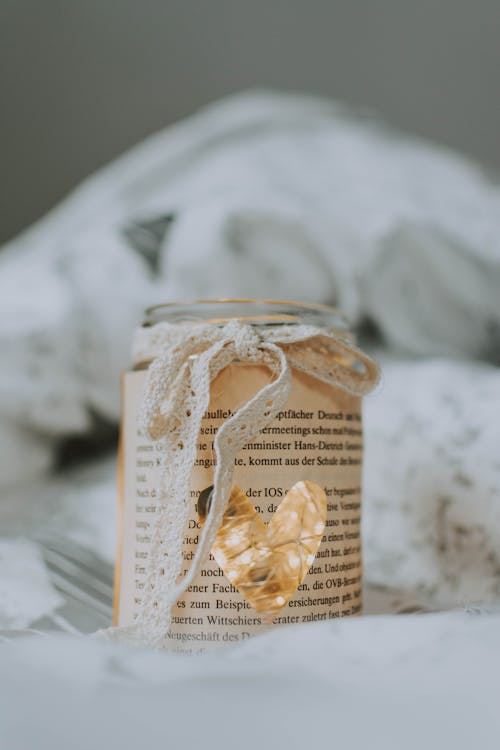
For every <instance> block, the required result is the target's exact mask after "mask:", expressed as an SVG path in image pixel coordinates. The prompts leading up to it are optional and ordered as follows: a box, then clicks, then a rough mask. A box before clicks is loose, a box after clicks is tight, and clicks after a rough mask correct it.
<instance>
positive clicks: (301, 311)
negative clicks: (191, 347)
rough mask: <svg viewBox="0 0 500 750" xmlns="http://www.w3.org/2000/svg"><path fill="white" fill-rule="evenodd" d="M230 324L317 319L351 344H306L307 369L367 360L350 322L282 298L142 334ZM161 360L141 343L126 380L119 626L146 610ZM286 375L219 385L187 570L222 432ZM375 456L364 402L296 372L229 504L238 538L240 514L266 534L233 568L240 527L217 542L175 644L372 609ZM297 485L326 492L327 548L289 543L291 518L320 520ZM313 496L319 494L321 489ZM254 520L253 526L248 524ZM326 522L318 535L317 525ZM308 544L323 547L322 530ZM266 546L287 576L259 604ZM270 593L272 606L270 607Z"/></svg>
mask: <svg viewBox="0 0 500 750" xmlns="http://www.w3.org/2000/svg"><path fill="white" fill-rule="evenodd" d="M230 320H238V321H241V322H244V323H247V324H249V325H251V326H252V327H255V328H256V329H260V330H263V329H267V330H269V328H270V327H272V328H273V329H279V327H280V326H284V325H286V326H295V325H312V326H315V327H317V328H319V329H321V330H323V331H325V332H333V333H335V335H336V336H337V337H338V340H339V341H342V342H344V343H345V347H340V348H337V349H336V348H335V347H332V349H328V348H326V349H325V348H324V347H320V351H318V349H317V348H316V349H315V348H314V347H311V343H310V341H304V342H303V344H295V345H294V346H295V347H296V350H298V351H299V355H300V349H301V347H302V348H303V352H302V353H303V359H304V361H305V362H306V363H307V361H309V360H311V361H312V360H313V358H314V357H318V356H319V357H323V358H325V357H330V358H332V363H331V364H332V365H338V364H339V363H341V364H342V366H343V367H345V368H352V370H353V372H354V371H356V370H357V371H358V372H359V371H360V368H361V369H362V368H363V367H364V366H365V365H364V363H363V362H360V358H359V356H357V354H356V352H352V353H350V350H349V346H350V345H351V344H352V341H353V339H352V335H351V333H350V332H349V328H348V325H347V322H346V320H345V319H344V317H343V316H342V315H341V314H340V313H339V312H338V311H337V310H335V309H333V308H330V307H326V306H323V305H309V304H302V303H295V302H282V301H272V300H207V301H200V302H193V303H186V304H168V305H160V306H156V307H153V308H150V309H149V310H148V311H147V313H146V318H145V321H144V323H143V327H144V328H150V327H152V326H155V325H156V324H157V323H161V322H163V321H167V322H170V323H175V324H176V325H179V326H182V325H187V324H190V323H193V322H199V321H204V322H208V323H210V324H212V325H214V326H223V325H224V324H225V323H227V322H228V321H230ZM156 354H157V352H148V351H147V348H141V346H139V347H137V348H136V353H135V360H134V363H133V368H132V369H131V371H130V372H128V373H126V374H125V375H124V378H123V389H122V393H123V416H122V425H121V448H120V470H119V473H120V482H119V486H120V500H119V508H120V525H119V539H120V544H119V551H118V560H117V574H116V586H115V623H116V624H118V625H127V624H131V623H132V622H133V621H134V619H135V617H136V616H137V613H138V612H139V609H140V606H141V591H142V590H143V586H144V579H145V575H146V569H147V564H148V545H149V544H150V540H151V531H152V527H153V526H152V525H153V522H154V518H155V513H156V512H157V506H156V502H157V487H158V471H159V466H160V464H161V460H160V459H161V451H162V444H161V441H158V442H157V443H155V442H153V441H151V440H149V439H147V438H146V437H145V436H144V435H143V434H141V432H140V431H139V430H138V427H137V413H138V409H139V406H140V403H141V398H142V392H143V387H144V382H145V377H146V372H147V368H148V365H149V362H150V361H151V359H152V357H153V356H156ZM333 359H335V360H336V361H335V362H333ZM273 377H274V375H273V373H272V372H270V370H269V368H268V367H266V366H265V365H263V364H260V363H247V362H238V361H234V362H233V363H232V364H230V365H229V366H228V367H226V368H225V369H223V370H222V371H221V372H220V373H219V374H218V375H217V377H216V378H215V380H213V382H212V385H211V396H210V405H209V408H208V410H207V412H206V413H205V415H204V418H203V420H202V427H201V431H200V436H199V442H198V446H197V459H196V462H195V466H194V468H193V471H192V477H191V486H190V488H189V495H190V502H191V510H190V518H189V523H188V527H187V528H186V529H185V530H184V539H183V556H184V559H185V561H186V566H188V565H189V562H190V561H191V560H192V559H193V557H194V554H195V552H196V548H197V544H198V541H199V535H200V531H201V529H202V527H203V521H204V513H205V511H206V506H205V505H204V503H206V501H207V499H209V488H210V487H211V485H212V482H213V471H214V464H215V459H214V455H213V440H214V436H215V435H216V433H217V430H218V428H219V427H220V425H221V423H222V422H223V421H224V420H225V419H227V417H228V416H229V415H231V414H234V413H235V411H236V410H237V409H238V408H239V407H240V406H241V405H242V404H243V403H245V402H246V401H248V399H249V398H251V397H252V396H253V395H254V394H255V393H256V391H258V390H259V389H260V388H262V387H263V386H264V385H265V384H266V383H268V382H270V380H271V379H272V378H273ZM362 457H363V437H362V416H361V397H360V396H358V395H354V394H353V393H351V392H348V391H347V390H345V389H344V388H341V387H339V386H337V385H333V384H330V383H327V382H323V381H321V380H319V379H318V378H317V377H315V376H314V374H310V373H308V372H304V371H302V370H299V369H293V370H292V390H291V393H290V396H289V399H288V403H287V404H286V406H285V408H284V409H282V410H281V411H280V412H279V414H278V415H277V417H276V418H275V419H274V421H273V422H272V423H270V424H269V425H267V426H266V427H265V428H264V429H263V430H262V431H261V433H260V434H259V435H258V436H257V437H256V438H255V439H254V440H252V441H251V442H250V443H249V444H248V445H247V446H246V447H245V448H244V449H243V450H241V451H240V452H239V454H238V455H237V457H236V459H235V467H234V477H233V480H234V483H233V491H232V493H231V498H230V502H229V505H228V508H231V513H232V519H231V524H233V525H232V526H231V529H230V530H231V538H232V536H234V533H233V532H234V529H235V528H236V531H237V532H238V533H239V529H238V526H234V523H235V519H236V522H237V523H240V521H241V523H243V516H244V514H245V513H246V514H247V521H248V519H249V518H250V520H251V521H252V517H253V516H255V517H254V518H253V521H252V523H251V524H250V526H251V528H252V529H253V530H254V531H255V530H256V531H255V533H254V531H252V534H254V536H253V537H252V539H249V540H247V547H245V552H244V553H241V554H240V553H239V557H238V567H237V568H235V566H234V564H233V566H232V567H231V564H230V563H229V562H228V555H227V550H228V549H229V547H228V542H227V540H228V538H229V537H228V535H227V534H226V536H225V537H224V532H225V531H228V530H229V525H227V524H226V522H224V523H223V524H222V526H221V529H220V532H219V536H220V539H219V542H218V543H216V544H214V546H213V547H212V553H211V554H210V556H209V559H208V560H207V561H206V563H205V564H204V565H203V568H202V569H201V570H200V572H199V575H198V576H197V578H196V580H195V581H194V582H193V583H192V585H190V586H189V587H188V589H187V590H186V592H185V594H184V595H183V596H182V597H181V598H180V599H179V600H178V602H177V605H176V606H175V607H174V610H173V616H172V624H171V627H170V631H169V633H168V636H167V637H168V641H169V645H170V647H172V648H174V649H176V650H180V651H184V652H190V653H192V652H202V651H204V650H206V649H207V648H210V647H213V646H217V645H221V644H223V643H227V642H235V641H238V640H242V639H246V638H248V637H250V636H252V635H255V634H257V633H260V632H263V631H264V630H267V629H269V628H270V627H274V626H277V625H282V624H287V623H303V622H312V621H318V620H328V619H336V618H340V617H345V616H351V615H356V614H359V613H360V612H361V608H362V587H361V583H362V580H361V578H362V562H361V538H360V521H361V473H362ZM297 487H299V488H302V490H304V488H306V490H307V492H309V493H310V492H313V495H314V493H315V492H316V490H317V493H318V495H317V497H318V498H319V497H320V496H321V498H320V499H321V502H324V505H325V517H324V523H323V526H322V528H321V533H320V535H319V536H318V537H317V546H315V544H312V542H308V544H309V543H310V545H311V546H310V548H306V547H304V548H302V547H301V546H300V545H299V546H298V547H297V544H296V539H295V536H293V535H292V536H293V538H292V537H290V534H291V532H290V529H291V528H292V526H293V524H292V520H291V519H296V516H297V515H300V514H302V516H301V518H302V522H303V523H305V521H304V519H306V518H307V514H306V510H305V508H306V505H304V503H305V502H306V499H307V498H306V499H304V497H302V496H300V492H299V494H298V495H297V490H296V489H293V488H297ZM304 492H305V490H304ZM307 492H306V495H307ZM294 493H295V494H294ZM233 495H234V497H233ZM307 497H308V498H309V500H310V499H311V495H310V494H309V495H307ZM313 499H314V497H313ZM311 507H312V506H311ZM228 512H229V511H228ZM294 514H295V515H294ZM304 514H305V515H304ZM311 518H312V517H311ZM273 519H274V520H273ZM310 520H311V519H310ZM313 521H314V519H312V520H311V523H313ZM316 521H317V519H316ZM227 523H229V521H228V522H227ZM225 524H226V526H227V528H226V526H225ZM250 526H249V525H248V524H247V526H246V527H244V526H243V525H241V524H240V529H243V528H245V529H248V528H250ZM316 526H317V530H318V529H319V526H318V524H316ZM311 528H312V527H311ZM287 530H288V531H287ZM289 532H290V533H289ZM287 534H288V536H287ZM311 534H312V532H311ZM271 538H272V541H269V540H270V539H271ZM304 538H305V537H304ZM307 538H308V539H312V536H309V537H307ZM266 540H267V541H266ZM266 545H267V547H266V549H267V551H266V554H267V555H268V557H267V558H266V560H268V561H269V560H271V564H270V566H269V570H271V569H272V570H273V571H274V572H273V575H274V579H273V578H272V576H270V577H268V579H267V581H266V587H267V588H263V589H262V592H263V597H260V598H259V597H256V596H255V586H257V585H260V582H259V581H258V580H257V579H258V576H257V571H258V570H259V564H260V563H259V561H258V556H259V554H260V555H261V557H262V554H263V553H262V549H263V547H264V546H266ZM294 545H295V546H294ZM269 547H271V551H269ZM297 550H298V554H297ZM240 552H241V551H240ZM283 552H286V555H287V558H286V566H287V567H286V566H285V567H283V565H282V563H281V560H283V559H284V558H283ZM306 553H307V554H306ZM273 555H274V557H273ZM279 555H281V557H279ZM218 561H219V563H221V564H218ZM245 561H246V562H245ZM306 563H307V564H306ZM252 566H253V567H252ZM280 566H281V567H280ZM304 566H305V567H304ZM261 567H262V566H261ZM251 568H252V570H253V573H252V570H251ZM294 568H295V569H296V579H295V578H294V579H293V580H294V582H295V583H297V585H296V586H295V585H294V584H293V585H292V584H290V585H292V589H293V591H292V589H290V586H288V588H286V586H287V585H288V583H289V581H291V580H292V577H293V575H295V572H294ZM302 569H303V571H302V573H301V570H302ZM235 571H236V572H235ZM277 571H279V575H281V576H284V577H285V578H286V579H287V581H288V583H287V584H286V585H285V584H283V585H285V589H286V591H284V593H282V592H281V590H280V589H279V585H278V584H279V583H280V580H281V579H279V575H278V572H277ZM284 571H285V572H284ZM252 576H253V578H252ZM263 578H264V577H262V580H263ZM273 596H274V599H272V597H273ZM266 597H267V599H266ZM270 597H271V598H270ZM264 599H265V602H267V603H266V605H265V606H264V605H262V606H261V602H263V601H264ZM270 601H273V602H274V604H273V605H272V606H269V602H270Z"/></svg>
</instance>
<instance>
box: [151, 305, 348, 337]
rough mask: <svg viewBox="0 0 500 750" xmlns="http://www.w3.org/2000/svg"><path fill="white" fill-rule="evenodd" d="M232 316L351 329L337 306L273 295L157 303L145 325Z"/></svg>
mask: <svg viewBox="0 0 500 750" xmlns="http://www.w3.org/2000/svg"><path fill="white" fill-rule="evenodd" d="M230 320H240V321H242V322H245V323H249V324H253V325H258V326H267V325H269V326H276V325H293V324H302V325H312V326H318V327H321V328H325V329H329V330H334V331H337V332H339V333H342V332H345V334H346V335H347V334H348V332H349V323H348V321H347V319H346V318H345V317H344V316H343V315H342V314H341V313H340V312H339V310H337V309H336V308H334V307H329V306H328V305H320V304H312V303H305V302H304V303H303V302H289V301H287V300H270V299H202V300H195V301H193V302H182V303H177V302H172V303H167V304H163V305H155V306H154V307H150V308H149V309H148V310H146V317H145V320H144V323H143V325H144V326H153V325H155V324H156V323H159V322H161V321H168V322H169V323H192V322H195V321H204V322H209V323H213V324H214V325H223V324H224V323H227V322H229V321H230Z"/></svg>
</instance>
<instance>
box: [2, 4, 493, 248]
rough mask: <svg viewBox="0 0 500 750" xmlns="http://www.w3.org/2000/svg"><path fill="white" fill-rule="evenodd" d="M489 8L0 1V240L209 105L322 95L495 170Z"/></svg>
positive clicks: (490, 8)
mask: <svg viewBox="0 0 500 750" xmlns="http://www.w3.org/2000/svg"><path fill="white" fill-rule="evenodd" d="M499 72H500V0H432V1H431V0H411V2H409V1H407V0H344V1H342V2H340V1H338V0H287V1H285V0H245V1H243V0H200V1H199V2H195V0H119V1H118V0H115V1H114V2H111V0H0V92H1V103H2V110H1V119H0V148H1V168H2V174H1V180H0V205H1V207H2V209H1V214H0V217H1V218H0V241H2V240H5V239H7V238H8V237H10V236H12V235H13V234H15V233H16V232H17V231H19V230H20V229H21V228H22V227H24V226H26V225H27V224H29V223H30V222H31V221H33V220H34V219H36V218H37V217H38V216H40V215H41V214H42V213H43V212H45V211H46V210H47V209H48V208H50V207H51V206H52V205H53V204H54V203H55V202H56V201H57V200H58V199H60V198H61V197H62V196H63V195H64V194H65V193H66V192H67V191H68V189H70V188H71V187H72V186H73V185H75V184H76V183H77V182H78V181H79V180H80V179H81V178H82V177H84V176H85V175H87V174H89V173H90V172H92V171H93V170H94V169H95V168H96V167H98V166H100V165H102V164H104V163H105V162H106V161H108V160H109V159H111V158H113V157H114V156H116V155H117V154H118V153H120V152H121V151H123V150H124V149H126V148H127V147H129V146H131V145H132V144H133V143H135V142H136V141H138V140H140V139H141V138H143V137H144V136H145V135H147V134H148V133H151V132H153V131H155V130H157V129H159V128H161V127H163V126H165V125H167V124H169V123H171V122H173V121H174V120H176V119H178V118H179V117H182V116H183V115H186V114H189V113H190V112H191V111H192V110H193V109H195V108H197V107H198V106H200V105H201V104H204V103H207V102H209V101H210V100H212V99H215V98H217V97H220V96H223V95H225V94H228V93H230V92H234V91H238V90H240V89H245V88H248V87H255V86H259V87H260V86H268V87H276V88H277V87H280V88H285V89H291V90H304V91H309V92H319V93H323V94H328V95H330V96H333V97H337V98H339V99H343V100H344V101H347V102H352V103H354V104H361V105H366V106H368V107H371V108H373V109H375V110H376V111H378V113H380V114H381V115H382V116H383V117H385V118H386V119H387V120H390V121H391V122H393V123H395V124H396V125H399V126H401V127H403V128H405V129H407V130H410V131H413V132H415V133H419V134H421V135H423V136H425V137H429V138H432V139H434V140H436V141H438V142H441V143H444V144H448V145H450V146H452V147H454V148H457V149H460V150H462V151H464V152H465V153H468V154H470V155H472V156H473V157H476V158H477V159H479V160H480V161H482V162H483V163H484V164H485V165H487V166H488V167H491V168H494V169H498V168H499V167H500V148H499V146H500V77H499Z"/></svg>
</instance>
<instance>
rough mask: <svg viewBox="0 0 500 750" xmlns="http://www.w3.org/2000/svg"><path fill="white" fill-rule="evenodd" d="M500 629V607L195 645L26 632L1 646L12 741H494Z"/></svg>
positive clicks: (460, 748)
mask: <svg viewBox="0 0 500 750" xmlns="http://www.w3.org/2000/svg"><path fill="white" fill-rule="evenodd" d="M499 634H500V615H498V614H483V615H482V616H481V617H478V616H477V615H474V614H468V615H465V614H458V613H447V614H433V615H413V616H408V615H407V616H404V617H401V616H394V617H366V618H353V619H350V620H343V621H337V622H335V623H332V622H330V623H315V624H312V625H309V626H304V625H302V626H290V627H286V628H281V629H279V630H275V631H273V632H270V633H268V634H266V635H264V636H259V637H258V638H255V639H253V640H251V641H247V642H246V643H243V644H240V646H239V647H238V648H236V649H230V648H228V650H225V651H222V652H218V653H217V654H214V655H209V656H206V657H198V658H195V659H193V658H189V657H176V656H174V655H172V654H166V653H155V652H145V651H135V650H130V649H125V648H123V647H119V646H117V645H116V644H110V643H102V642H93V643H92V642H90V641H85V640H78V641H76V642H75V641H74V640H69V639H64V638H57V639H47V638H45V639H26V638H25V639H23V640H21V641H18V642H14V643H12V644H10V645H9V646H8V647H3V648H2V647H0V674H1V681H0V738H1V739H2V740H3V744H2V747H5V748H6V750H7V749H8V750H27V748H37V750H38V749H39V750H46V749H47V750H49V749H50V750H67V749H68V748H71V749H72V750H88V748H90V747H95V748H110V750H111V749H112V750H136V749H137V748H138V747H148V748H149V747H151V748H155V747H164V748H186V750H189V749H190V748H196V750H198V748H207V749H211V748H214V749H215V748H220V749H221V750H225V749H226V748H227V749H228V750H233V748H235V747H237V748H239V749H240V750H247V749H248V750H255V748H276V749H277V750H281V748H283V750H295V748H297V750H299V749H300V750H303V749H304V748H320V747H328V748H330V747H342V748H353V749H354V750H366V749H367V748H375V749H376V750H382V749H383V750H401V749H402V748H404V750H421V749H422V748H424V747H425V748H430V749H432V750H441V749H442V748H454V750H468V749H469V748H471V747H481V748H482V749H483V750H496V749H497V748H498V734H499V731H500V715H499V712H498V674H499V671H500V648H499V646H500V635H499ZM21 696H22V700H20V697H21Z"/></svg>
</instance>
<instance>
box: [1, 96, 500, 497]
mask: <svg viewBox="0 0 500 750" xmlns="http://www.w3.org/2000/svg"><path fill="white" fill-rule="evenodd" d="M172 217H173V220H170V219H172ZM499 288H500V189H499V187H498V185H497V184H494V183H493V182H491V180H489V179H488V178H487V177H486V176H485V175H484V174H483V173H482V172H481V171H480V170H479V169H478V168H477V167H476V166H475V165H474V164H473V163H471V162H469V161H467V160H465V159H464V158H462V157H460V156H458V155H456V154H453V153H450V152H446V151H445V150H443V149H438V148H436V147H433V146H430V145H427V144H424V143H422V142H419V141H417V140H416V139H414V138H408V137H404V136H402V135H401V134H398V133H395V132H393V131H391V130H389V129H388V128H385V127H382V126H381V125H380V124H378V123H376V122H374V121H373V120H372V119H370V118H367V117H362V116H355V115H353V114H352V113H351V112H349V111H348V110H344V109H343V108H342V107H340V106H339V105H337V104H335V103H331V102H329V101H327V100H323V99H316V98H313V97H304V96H294V95H290V94H271V93H261V94H258V93H257V94H246V95H241V96H239V97H238V96H237V97H233V98H230V99H228V100H226V101H222V102H220V103H218V104H215V105H213V106H212V107H209V108H207V109H205V110H203V111H202V112H200V113H199V114H197V115H195V116H194V117H192V118H190V119H188V120H186V121H184V122H182V123H180V124H178V125H175V126H173V127H170V128H167V129H166V130H165V131H163V132H160V133H158V134H157V135H155V136H152V137H151V138H149V139H147V140H146V141H145V142H144V143H142V144H140V145H139V146H137V147H136V148H134V149H132V150H131V151H130V152H129V153H127V154H126V155H124V156H123V157H121V158H120V159H118V160H116V161H115V162H114V163H113V164H111V165H110V166H108V167H106V168H105V169H103V170H101V171H100V172H98V173H97V174H96V175H94V176H92V177H90V178H89V179H87V180H86V181H85V182H84V183H83V184H82V185H81V186H80V187H79V188H78V189H77V190H76V191H75V192H74V193H73V194H72V195H70V197H69V198H68V199H67V200H66V201H64V202H63V203H62V204H61V205H60V206H58V207H57V208H56V209H54V210H53V211H52V212H51V213H49V214H48V215H47V217H46V218H44V219H42V220H41V221H39V222H38V223H37V224H35V225H34V226H33V227H32V228H31V229H30V230H28V231H27V232H25V233H24V234H23V235H21V236H20V237H19V238H17V239H15V240H14V241H12V242H11V243H9V244H8V245H7V246H5V247H4V248H3V250H2V252H1V253H0V351H1V352H2V358H3V361H2V367H1V368H0V446H1V448H2V450H0V478H1V481H2V482H3V483H4V484H7V483H8V482H14V481H16V480H17V478H18V477H19V475H22V476H24V477H26V476H28V475H29V474H36V473H38V472H39V471H40V470H41V469H42V468H43V467H44V466H47V465H48V464H49V463H50V443H51V441H52V440H54V439H55V438H57V437H58V436H60V435H62V434H67V433H68V432H82V431H85V430H86V429H88V427H89V424H90V419H89V412H93V413H97V414H100V415H101V416H104V417H106V418H109V419H112V420H115V419H117V417H118V413H119V392H118V388H117V378H118V374H119V372H120V371H121V370H122V369H124V368H125V367H127V364H128V361H129V343H130V336H131V329H132V327H133V326H134V324H135V323H136V322H137V320H138V319H140V317H141V314H142V310H143V309H144V307H145V306H147V305H151V304H153V303H155V302H163V301H168V300H172V299H189V298H196V297H211V296H230V297H234V296H240V297H246V296H256V297H267V296H268V297H275V298H276V297H281V298H285V299H298V300H309V301H316V302H334V303H337V304H339V305H340V307H342V308H343V309H344V310H345V311H346V312H347V313H348V314H349V315H350V317H351V319H352V320H353V321H356V320H359V319H360V318H362V317H365V316H368V317H369V318H370V319H371V320H372V321H373V322H374V323H375V324H376V325H377V326H378V327H379V328H380V329H381V331H382V332H383V335H384V337H385V340H386V341H387V342H388V343H389V344H390V345H392V346H396V347H398V348H399V349H403V350H406V351H409V352H411V353H415V354H422V355H426V356H428V355H437V356H440V355H453V356H467V357H477V356H482V357H485V358H488V359H491V358H497V359H499V358H500V334H499V331H500V295H499V294H498V289H499Z"/></svg>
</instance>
